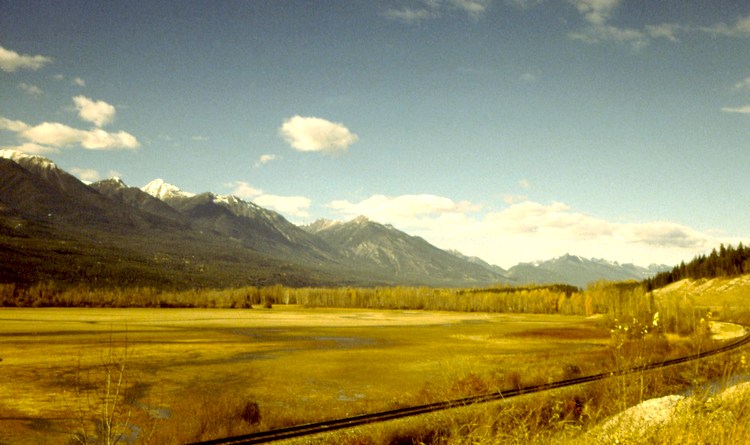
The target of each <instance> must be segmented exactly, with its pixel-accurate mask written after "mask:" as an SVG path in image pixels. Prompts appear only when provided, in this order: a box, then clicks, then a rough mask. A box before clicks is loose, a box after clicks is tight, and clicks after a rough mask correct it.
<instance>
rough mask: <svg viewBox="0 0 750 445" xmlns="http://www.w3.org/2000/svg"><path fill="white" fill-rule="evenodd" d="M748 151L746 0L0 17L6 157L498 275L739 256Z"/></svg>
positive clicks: (311, 5) (460, 2)
mask: <svg viewBox="0 0 750 445" xmlns="http://www.w3.org/2000/svg"><path fill="white" fill-rule="evenodd" d="M749 135H750V5H748V4H746V3H745V2H741V1H681V2H653V1H646V0H643V1H628V0H568V1H564V0H556V1H553V0H403V1H401V0H392V1H390V0H384V1H364V0H363V1H358V0H345V1H326V2H312V1H281V0H279V1H247V2H239V1H225V2H222V1H215V2H203V1H201V2H193V1H175V2H141V1H118V2H78V1H43V2H38V1H33V0H25V1H5V0H0V147H4V148H14V149H17V150H21V151H27V152H33V153H38V154H41V155H43V156H46V157H48V158H50V159H52V160H53V161H55V162H56V163H57V164H58V165H60V166H61V167H62V168H64V169H66V170H68V171H70V172H72V173H74V174H76V175H78V176H79V177H80V178H81V179H83V180H86V181H94V180H98V179H105V178H107V177H109V176H112V175H116V176H119V177H120V178H122V179H123V180H124V181H125V182H126V183H127V184H129V185H131V186H138V187H141V186H143V185H145V184H146V183H148V182H149V181H151V180H152V179H155V178H163V179H164V180H165V181H167V182H170V183H172V184H174V185H176V186H178V187H180V188H182V189H183V190H185V191H188V192H193V193H201V192H204V191H212V192H215V193H220V194H236V195H238V196H240V197H241V198H243V199H246V200H248V201H254V202H256V203H258V204H259V205H262V206H264V207H267V208H271V209H274V210H277V211H279V212H280V213H282V214H283V215H284V216H286V217H287V218H288V219H289V220H291V221H292V222H295V223H308V222H312V221H314V220H315V219H317V218H330V219H337V220H348V219H350V218H353V217H355V216H357V215H360V214H364V215H366V216H368V217H369V218H371V219H373V220H375V221H379V222H383V223H390V224H393V225H394V226H395V227H397V228H399V229H401V230H404V231H406V232H408V233H410V234H414V235H419V236H422V237H424V238H425V239H427V240H428V241H430V242H432V243H433V244H435V245H437V246H439V247H441V248H446V249H458V250H460V251H461V252H463V253H464V254H467V255H477V256H480V257H482V258H483V259H485V260H487V261H489V262H492V263H495V264H498V265H501V266H504V267H508V266H511V265H513V264H515V263H517V262H521V261H533V260H539V259H548V258H551V257H555V256H559V255H562V254H564V253H568V252H569V253H572V254H578V255H582V256H586V257H596V258H606V259H609V260H616V261H620V262H623V263H625V262H633V263H636V264H640V265H647V264H650V263H655V262H657V263H667V264H675V263H677V262H679V261H680V260H690V259H691V258H692V257H693V256H694V255H696V254H700V253H704V252H707V251H710V250H711V248H713V247H716V246H718V244H719V243H721V242H723V243H732V244H736V243H737V242H739V241H744V242H745V243H747V239H748V238H747V236H748V233H750V187H748V183H749V181H748V179H747V178H748V171H749V169H748V166H749V165H750V150H749V149H748V148H750V147H748V141H749V140H750V139H749V138H748V136H749ZM0 179H1V178H0Z"/></svg>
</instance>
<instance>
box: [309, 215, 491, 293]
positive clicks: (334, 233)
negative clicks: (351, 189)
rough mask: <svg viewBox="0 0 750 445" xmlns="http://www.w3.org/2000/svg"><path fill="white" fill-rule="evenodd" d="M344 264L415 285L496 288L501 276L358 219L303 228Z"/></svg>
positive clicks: (397, 232)
mask: <svg viewBox="0 0 750 445" xmlns="http://www.w3.org/2000/svg"><path fill="white" fill-rule="evenodd" d="M305 228H306V229H307V230H308V231H310V232H312V233H314V234H315V235H317V236H319V237H320V238H322V239H323V240H324V241H326V242H327V243H328V244H329V245H331V246H332V247H333V248H334V249H335V250H336V251H338V252H339V253H341V254H342V255H343V256H345V257H346V258H347V260H348V261H349V262H350V263H352V264H356V265H358V266H359V267H360V268H363V269H364V270H366V271H368V273H369V274H372V275H384V274H385V275H387V276H390V277H393V278H392V279H394V281H395V282H406V283H419V282H420V281H422V280H423V278H424V277H430V278H431V281H432V282H433V283H436V284H438V283H439V284H444V285H449V284H450V283H457V282H462V283H466V284H469V283H474V284H479V285H481V284H482V283H484V284H487V283H493V284H496V283H498V282H500V281H502V279H503V277H502V275H500V274H498V273H496V272H495V271H492V270H490V269H486V268H485V267H482V266H480V265H477V264H474V263H472V262H470V261H466V260H464V259H462V258H459V257H457V256H455V255H453V254H451V253H448V252H446V251H444V250H441V249H438V248H437V247H435V246H433V245H432V244H430V243H428V242H427V241H425V240H424V239H422V238H420V237H416V236H411V235H408V234H406V233H404V232H402V231H400V230H397V229H395V228H394V227H393V226H390V225H386V224H380V223H377V222H374V221H370V220H369V219H368V218H366V217H364V216H358V217H356V218H354V219H352V220H351V221H348V222H346V223H340V222H338V223H337V222H333V221H316V222H315V223H313V224H311V225H309V226H306V227H305Z"/></svg>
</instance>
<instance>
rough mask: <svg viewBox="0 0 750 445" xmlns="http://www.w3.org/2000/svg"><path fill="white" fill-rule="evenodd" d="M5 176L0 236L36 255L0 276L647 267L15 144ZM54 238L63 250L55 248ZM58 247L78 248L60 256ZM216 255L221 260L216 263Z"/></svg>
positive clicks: (2, 156)
mask: <svg viewBox="0 0 750 445" xmlns="http://www.w3.org/2000/svg"><path fill="white" fill-rule="evenodd" d="M0 175H2V178H3V181H2V182H0V236H4V237H5V238H3V243H4V245H6V246H11V245H12V246H13V247H14V248H16V249H18V248H22V249H25V250H26V251H27V252H28V253H29V255H28V256H29V258H32V259H33V258H37V259H34V260H33V261H32V260H31V259H29V260H28V261H27V260H26V259H24V258H25V257H24V256H23V255H16V256H14V257H13V261H8V262H6V266H4V267H5V268H6V270H4V271H3V270H0V279H4V278H3V277H6V278H5V279H9V278H7V277H15V279H22V280H23V279H27V280H32V279H40V278H43V277H46V278H54V277H55V276H58V277H61V278H62V279H64V280H67V281H75V280H76V279H77V278H76V277H77V276H78V277H88V276H89V275H90V276H91V277H89V278H90V279H91V280H94V281H96V280H100V281H104V282H116V281H117V280H118V279H122V277H121V276H122V275H125V276H126V278H127V279H126V280H125V281H126V282H138V281H144V282H147V281H148V282H151V281H154V282H157V283H158V282H159V278H158V277H159V276H160V274H161V275H164V276H165V277H168V279H167V278H165V280H164V281H165V282H169V283H172V284H180V282H181V281H184V282H185V283H184V284H185V285H191V283H194V284H196V285H200V286H204V285H213V286H215V285H219V286H222V285H223V286H226V285H229V284H232V283H239V284H241V283H253V284H262V283H275V282H278V283H281V284H295V283H296V284H298V285H299V284H303V285H323V284H325V285H330V284H335V285H398V284H409V285H431V286H451V287H454V286H463V287H467V286H486V285H493V284H499V283H503V284H525V283H529V282H535V283H538V284H544V283H550V282H554V283H568V284H575V285H579V286H583V285H585V284H586V283H585V281H586V280H588V279H592V278H593V279H601V278H603V277H626V278H628V279H631V278H633V279H634V278H635V277H637V276H640V275H642V274H644V273H648V271H645V272H644V269H643V268H638V267H637V266H632V265H619V264H617V263H613V262H607V261H606V260H600V261H594V260H584V259H581V258H580V257H574V256H572V255H566V256H563V257H560V258H559V259H553V260H547V261H544V262H537V263H535V264H531V263H526V264H519V265H516V266H514V267H512V268H510V269H508V270H505V269H503V268H500V267H498V266H495V265H491V264H489V263H487V262H486V261H484V260H482V259H480V258H476V257H468V256H465V255H463V254H461V253H460V252H456V251H445V250H442V249H439V248H437V247H435V246H433V245H432V244H430V243H429V242H427V241H426V240H424V239H422V238H420V237H418V236H413V235H409V234H407V233H405V232H402V231H400V230H398V229H396V228H394V227H393V226H391V225H389V224H381V223H379V222H375V221H371V220H369V219H368V218H366V217H364V216H359V217H356V218H354V219H352V220H350V221H347V222H341V221H332V220H318V221H315V222H313V223H311V224H308V225H303V226H297V225H295V224H292V223H291V222H289V221H288V220H286V218H284V216H282V215H281V214H279V213H277V212H274V211H273V210H269V209H265V208H263V207H260V206H258V205H257V204H255V203H252V202H248V201H244V200H242V199H241V198H238V197H236V196H232V195H219V194H214V193H212V192H204V193H200V194H193V193H188V192H184V191H182V190H181V189H180V188H179V187H177V186H175V185H172V184H169V183H167V182H165V181H164V180H162V179H156V180H154V181H151V182H150V183H149V184H147V185H146V186H144V187H141V188H138V187H130V186H128V185H127V184H125V183H124V182H123V181H122V180H121V179H119V178H110V179H107V180H103V181H98V182H96V183H93V184H89V185H87V184H84V183H83V182H81V181H80V180H78V179H77V178H75V177H74V176H73V175H71V174H69V173H67V172H65V171H64V170H63V169H60V168H59V167H58V166H57V165H56V164H55V163H54V162H52V161H50V160H48V159H46V158H44V157H41V156H37V155H28V154H23V153H19V152H14V151H12V150H2V151H0ZM40 237H41V238H40ZM60 243H64V244H65V245H66V246H67V247H65V249H60V248H58V247H54V246H57V245H59V244H60ZM19 246H20V247H19ZM0 247H2V245H0ZM71 249H72V250H71ZM65 252H73V253H65ZM65 255H73V257H69V258H68V259H67V260H66V256H65ZM45 257H46V258H47V259H48V260H49V261H47V263H49V264H47V265H44V260H43V258H45ZM71 258H72V259H73V261H70V260H71ZM40 261H41V263H40ZM68 263H70V264H68ZM15 264H19V266H18V270H14V269H13V265H15ZM40 264H42V265H43V266H40ZM92 264H93V265H94V266H96V267H92V266H91V265H92ZM219 264H221V265H223V266H221V268H220V269H218V270H217V269H216V267H217V265H219ZM73 265H75V270H77V271H78V272H73V271H72V269H73V268H74V267H73ZM566 268H567V269H570V270H573V272H570V270H567V271H566ZM110 269H111V270H110ZM617 269H619V270H617ZM207 270H214V271H215V272H214V273H215V276H210V275H208V274H206V273H204V272H205V271H207ZM81 271H85V273H82V272H81ZM108 271H109V272H108ZM135 271H138V272H137V274H136V272H135ZM107 273H110V274H111V275H112V276H107ZM24 274H28V276H25V275H24ZM66 274H67V275H66ZM76 274H78V275H76ZM138 274H140V275H142V277H141V276H137V275H138ZM639 274H640V275H639ZM117 277H120V278H117ZM143 277H146V278H143ZM89 278H86V279H89ZM141 278H143V279H142V280H141ZM593 279H592V280H593ZM222 280H224V281H222Z"/></svg>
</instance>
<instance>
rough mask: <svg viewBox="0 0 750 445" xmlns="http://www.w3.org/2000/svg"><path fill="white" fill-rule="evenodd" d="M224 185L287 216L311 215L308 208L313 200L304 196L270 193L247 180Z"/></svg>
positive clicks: (244, 197) (236, 194)
mask: <svg viewBox="0 0 750 445" xmlns="http://www.w3.org/2000/svg"><path fill="white" fill-rule="evenodd" d="M224 186H225V187H227V188H230V189H231V190H232V191H231V192H230V193H231V194H232V195H235V196H237V197H239V198H243V199H248V200H251V201H252V202H254V203H255V204H257V205H259V206H261V207H265V208H270V209H273V210H275V211H277V212H279V213H281V214H283V215H285V216H292V217H298V218H307V217H309V216H310V214H309V213H308V212H307V209H309V208H310V205H311V204H312V201H311V200H310V199H308V198H305V197H304V196H278V195H269V194H266V193H264V192H263V190H261V189H259V188H256V187H253V186H252V185H250V184H249V183H247V182H245V181H234V182H230V183H227V184H224Z"/></svg>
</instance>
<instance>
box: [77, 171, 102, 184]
mask: <svg viewBox="0 0 750 445" xmlns="http://www.w3.org/2000/svg"><path fill="white" fill-rule="evenodd" d="M70 172H71V173H72V174H73V175H75V176H78V179H80V180H81V181H82V182H85V183H86V184H91V183H92V182H96V181H98V180H100V179H101V175H100V174H99V172H98V171H96V170H94V169H92V168H79V167H73V168H71V169H70Z"/></svg>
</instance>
